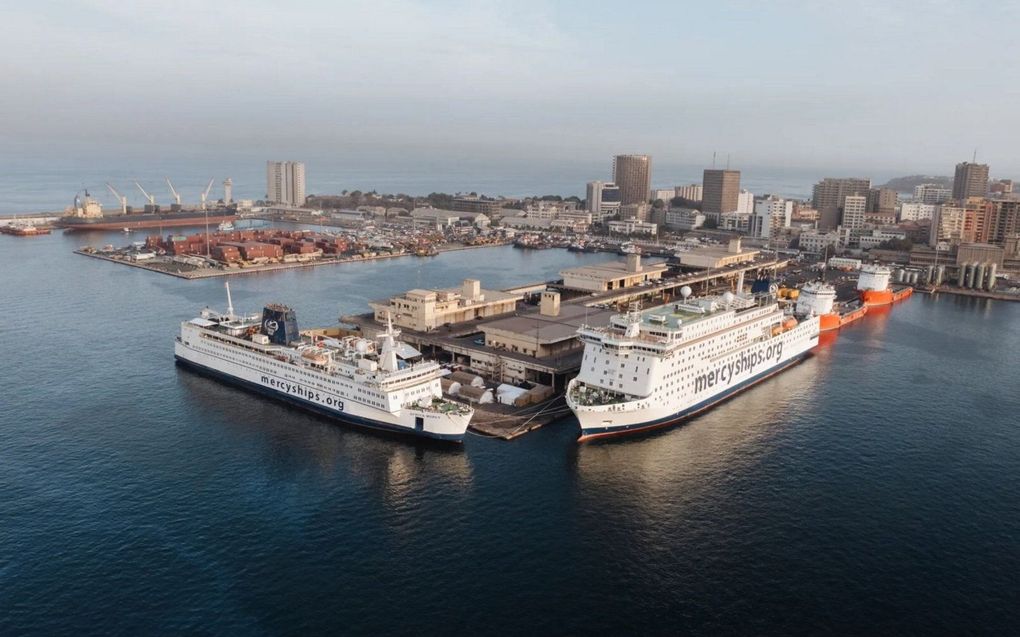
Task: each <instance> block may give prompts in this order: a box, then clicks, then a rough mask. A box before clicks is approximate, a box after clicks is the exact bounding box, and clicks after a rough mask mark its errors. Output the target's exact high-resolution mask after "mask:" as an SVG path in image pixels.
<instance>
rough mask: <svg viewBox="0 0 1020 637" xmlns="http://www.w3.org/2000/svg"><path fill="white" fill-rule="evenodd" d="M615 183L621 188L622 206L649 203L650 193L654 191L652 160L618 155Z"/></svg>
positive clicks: (614, 169)
mask: <svg viewBox="0 0 1020 637" xmlns="http://www.w3.org/2000/svg"><path fill="white" fill-rule="evenodd" d="M613 182H614V183H615V184H616V185H617V186H618V187H619V188H620V203H621V204H622V205H627V204H635V203H648V193H649V192H651V190H652V158H651V157H649V156H648V155H617V156H616V157H614V158H613Z"/></svg>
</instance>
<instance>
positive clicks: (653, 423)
mask: <svg viewBox="0 0 1020 637" xmlns="http://www.w3.org/2000/svg"><path fill="white" fill-rule="evenodd" d="M809 355H810V352H804V353H803V354H799V355H797V356H795V357H793V358H791V359H790V360H788V361H786V362H785V363H781V364H780V365H777V366H775V367H770V368H769V369H766V370H765V371H763V372H761V373H760V374H757V375H755V376H752V377H751V378H748V379H747V380H745V381H743V382H740V383H738V384H736V385H734V386H733V387H731V388H729V389H727V390H726V391H725V392H723V393H721V394H717V395H715V396H712V397H711V398H707V399H705V400H703V401H701V402H700V403H698V404H696V405H693V406H691V407H688V408H687V409H685V410H683V411H680V412H677V413H675V414H672V415H670V416H666V417H665V418H659V419H658V420H649V421H648V422H640V423H635V424H633V425H619V426H609V427H596V428H592V429H582V430H581V437H580V438H579V440H589V439H593V438H604V437H609V436H614V435H617V434H624V433H639V432H642V431H647V430H651V429H658V428H660V427H665V426H667V425H670V424H673V423H676V422H679V421H681V420H684V419H685V418H690V417H691V416H694V415H695V414H697V413H698V412H701V411H704V410H706V409H708V408H709V407H711V406H713V405H715V404H717V403H721V402H722V401H724V400H726V399H727V398H731V397H732V396H734V395H735V394H737V393H739V392H741V391H743V390H745V389H747V388H749V387H750V386H751V385H754V384H755V383H759V382H761V381H763V380H765V379H766V378H768V377H769V376H772V375H773V374H778V373H779V372H781V371H783V370H784V369H786V368H788V367H792V366H794V365H796V364H797V363H799V362H801V361H802V360H804V359H805V358H807V357H808V356H809Z"/></svg>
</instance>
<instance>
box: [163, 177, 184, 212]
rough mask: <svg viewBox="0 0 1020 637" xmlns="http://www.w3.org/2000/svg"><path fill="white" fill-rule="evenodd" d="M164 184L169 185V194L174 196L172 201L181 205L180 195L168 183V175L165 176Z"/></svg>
mask: <svg viewBox="0 0 1020 637" xmlns="http://www.w3.org/2000/svg"><path fill="white" fill-rule="evenodd" d="M166 185H167V186H170V194H171V195H173V197H174V203H176V204H177V205H178V206H179V205H181V195H180V193H178V192H177V189H176V188H174V185H173V184H172V183H170V178H169V177H167V178H166Z"/></svg>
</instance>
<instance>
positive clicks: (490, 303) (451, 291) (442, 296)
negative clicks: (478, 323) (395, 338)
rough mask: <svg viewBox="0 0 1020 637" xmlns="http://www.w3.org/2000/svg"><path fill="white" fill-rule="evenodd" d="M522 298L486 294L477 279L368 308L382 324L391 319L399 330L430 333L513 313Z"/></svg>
mask: <svg viewBox="0 0 1020 637" xmlns="http://www.w3.org/2000/svg"><path fill="white" fill-rule="evenodd" d="M523 298H524V295H523V294H514V293H510V292H503V291H500V290H483V289H482V285H481V282H480V281H478V280H477V279H464V282H463V283H462V284H461V287H459V288H447V289H441V290H422V289H415V290H408V291H407V292H405V293H403V294H401V295H398V296H394V297H392V298H389V299H386V300H382V301H372V302H370V303H369V306H370V307H371V308H372V311H373V313H374V315H375V320H376V321H377V322H378V323H379V324H385V323H386V321H387V318H391V319H392V320H393V324H394V325H396V326H398V327H401V328H406V329H411V330H415V331H418V332H430V331H432V330H434V329H436V328H439V327H442V326H444V325H455V324H458V323H465V322H467V321H475V320H478V319H484V318H490V317H494V316H499V315H503V314H509V313H512V312H513V311H514V309H515V308H516V307H517V302H518V301H521V300H522V299H523Z"/></svg>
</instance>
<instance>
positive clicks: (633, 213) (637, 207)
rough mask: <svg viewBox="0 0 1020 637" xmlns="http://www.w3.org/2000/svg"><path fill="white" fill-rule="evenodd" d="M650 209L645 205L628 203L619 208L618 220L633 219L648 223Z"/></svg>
mask: <svg viewBox="0 0 1020 637" xmlns="http://www.w3.org/2000/svg"><path fill="white" fill-rule="evenodd" d="M651 210H652V207H651V206H650V205H648V204H647V203H630V204H624V205H622V206H620V219H621V220H627V219H634V220H636V221H648V216H649V214H650V213H651Z"/></svg>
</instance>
